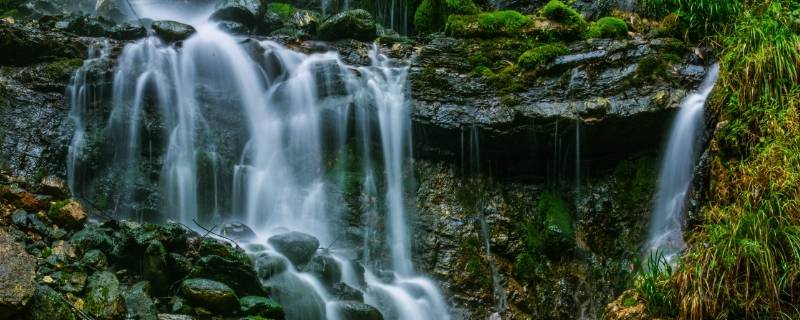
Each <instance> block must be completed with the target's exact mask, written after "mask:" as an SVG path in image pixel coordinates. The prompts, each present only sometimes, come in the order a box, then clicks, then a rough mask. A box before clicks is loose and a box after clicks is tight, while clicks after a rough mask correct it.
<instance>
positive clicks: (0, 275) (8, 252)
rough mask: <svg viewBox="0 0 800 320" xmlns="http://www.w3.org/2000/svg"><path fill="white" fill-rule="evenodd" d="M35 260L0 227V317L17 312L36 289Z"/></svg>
mask: <svg viewBox="0 0 800 320" xmlns="http://www.w3.org/2000/svg"><path fill="white" fill-rule="evenodd" d="M35 276H36V261H35V259H34V258H33V256H31V255H30V254H28V253H27V252H26V251H25V248H24V247H23V246H22V244H20V243H17V242H15V241H14V239H13V238H12V236H11V235H9V234H8V233H7V232H6V231H5V230H4V229H0V319H5V318H8V317H10V316H11V315H13V314H15V313H17V312H19V311H21V310H22V308H23V307H24V306H25V304H26V303H27V302H28V300H29V299H30V298H31V297H32V296H33V295H34V291H36V281H35Z"/></svg>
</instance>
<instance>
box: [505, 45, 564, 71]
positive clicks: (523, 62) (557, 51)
mask: <svg viewBox="0 0 800 320" xmlns="http://www.w3.org/2000/svg"><path fill="white" fill-rule="evenodd" d="M568 52H569V49H567V47H566V46H564V44H561V43H552V44H543V45H540V46H538V47H535V48H533V49H530V50H528V51H525V53H523V54H522V55H521V56H519V59H518V60H517V63H518V64H519V66H520V67H523V68H526V69H534V68H537V67H539V66H541V65H544V64H545V63H548V62H550V61H553V60H554V59H555V58H556V57H558V56H560V55H564V54H567V53H568Z"/></svg>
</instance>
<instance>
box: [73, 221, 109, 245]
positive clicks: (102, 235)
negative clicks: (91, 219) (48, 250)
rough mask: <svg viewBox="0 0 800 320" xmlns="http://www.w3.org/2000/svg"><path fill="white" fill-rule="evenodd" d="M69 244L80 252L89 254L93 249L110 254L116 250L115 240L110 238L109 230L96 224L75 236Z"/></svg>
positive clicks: (90, 225) (88, 226)
mask: <svg viewBox="0 0 800 320" xmlns="http://www.w3.org/2000/svg"><path fill="white" fill-rule="evenodd" d="M69 243H70V244H72V245H73V246H75V248H76V249H77V250H78V251H79V252H88V251H89V250H92V249H97V250H100V251H102V252H110V251H111V250H112V249H113V248H114V239H113V238H112V237H111V236H109V234H108V230H107V229H105V228H102V227H100V226H98V225H95V224H89V225H87V226H86V227H84V228H83V230H81V231H78V232H76V233H75V234H73V235H72V237H71V238H70V239H69Z"/></svg>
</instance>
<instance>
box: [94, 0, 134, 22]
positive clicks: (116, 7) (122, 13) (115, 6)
mask: <svg viewBox="0 0 800 320" xmlns="http://www.w3.org/2000/svg"><path fill="white" fill-rule="evenodd" d="M96 8H97V9H96V10H95V15H97V16H99V17H103V18H105V19H108V20H111V21H114V22H117V23H121V22H126V21H129V20H132V19H134V17H135V15H134V14H133V12H132V11H131V7H130V5H129V4H128V2H127V0H98V1H97V4H96Z"/></svg>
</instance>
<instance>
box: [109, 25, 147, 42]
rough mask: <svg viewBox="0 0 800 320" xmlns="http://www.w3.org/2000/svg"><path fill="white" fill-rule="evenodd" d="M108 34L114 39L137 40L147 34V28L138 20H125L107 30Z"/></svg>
mask: <svg viewBox="0 0 800 320" xmlns="http://www.w3.org/2000/svg"><path fill="white" fill-rule="evenodd" d="M108 36H109V37H111V38H113V39H116V40H137V39H141V38H144V37H146V36H147V29H145V28H144V27H143V26H142V25H141V23H138V22H126V23H122V24H118V25H115V26H114V27H112V28H111V29H110V30H108Z"/></svg>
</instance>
